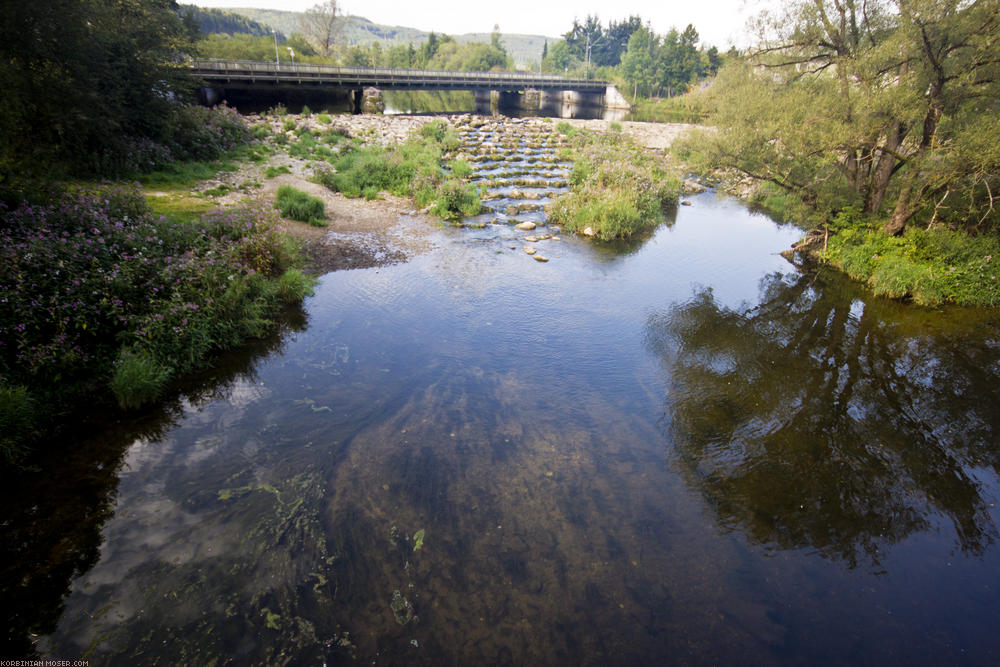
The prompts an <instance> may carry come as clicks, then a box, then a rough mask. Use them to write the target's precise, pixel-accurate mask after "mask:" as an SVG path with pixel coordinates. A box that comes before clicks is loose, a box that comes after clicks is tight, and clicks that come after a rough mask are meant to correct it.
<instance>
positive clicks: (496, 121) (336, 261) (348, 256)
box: [195, 114, 693, 273]
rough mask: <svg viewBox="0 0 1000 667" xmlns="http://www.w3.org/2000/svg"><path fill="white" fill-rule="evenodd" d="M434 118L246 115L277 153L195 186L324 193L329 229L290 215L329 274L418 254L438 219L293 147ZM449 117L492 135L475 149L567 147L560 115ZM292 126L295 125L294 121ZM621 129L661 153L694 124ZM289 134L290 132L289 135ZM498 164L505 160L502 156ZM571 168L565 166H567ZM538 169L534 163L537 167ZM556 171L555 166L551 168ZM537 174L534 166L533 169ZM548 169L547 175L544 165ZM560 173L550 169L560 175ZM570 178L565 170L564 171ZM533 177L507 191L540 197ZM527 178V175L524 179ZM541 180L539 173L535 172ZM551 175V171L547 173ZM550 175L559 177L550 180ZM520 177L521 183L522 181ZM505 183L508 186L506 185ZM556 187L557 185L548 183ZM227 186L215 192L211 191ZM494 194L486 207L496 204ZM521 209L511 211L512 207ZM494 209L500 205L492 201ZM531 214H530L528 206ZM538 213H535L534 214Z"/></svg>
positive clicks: (590, 123) (227, 193) (376, 133)
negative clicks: (330, 183)
mask: <svg viewBox="0 0 1000 667" xmlns="http://www.w3.org/2000/svg"><path fill="white" fill-rule="evenodd" d="M435 118H438V117H435V116H405V115H337V116H323V115H321V114H306V115H296V114H286V115H281V116H278V115H274V114H267V115H260V114H252V115H249V116H247V121H248V123H249V124H250V125H251V126H265V127H267V128H268V130H269V135H270V136H269V138H267V139H266V140H265V141H267V142H268V143H269V144H270V145H271V146H272V147H273V148H274V149H275V152H274V154H273V155H271V156H270V157H269V158H268V160H267V161H266V162H263V163H260V164H253V163H246V164H243V165H241V166H240V168H239V169H238V170H236V171H231V172H221V173H219V174H218V175H217V176H216V177H215V178H214V179H211V180H208V181H204V182H202V183H200V184H199V185H198V186H196V188H195V189H196V191H198V192H200V193H203V195H204V196H211V197H212V198H213V199H214V200H215V202H216V203H217V204H219V205H223V206H224V205H231V204H235V203H236V202H238V201H239V200H241V199H244V198H247V197H249V198H263V199H266V200H271V201H273V198H274V195H275V192H276V191H277V189H278V188H279V187H281V186H282V185H291V186H293V187H295V188H298V189H299V190H302V191H304V192H307V193H308V194H310V195H313V196H315V197H318V198H320V199H321V200H322V201H323V203H324V205H325V208H326V217H327V227H325V228H317V227H311V226H309V225H306V224H303V223H299V222H294V221H285V225H286V230H287V231H288V232H289V233H291V234H292V235H294V236H296V237H298V238H299V239H301V240H302V242H303V244H304V249H305V251H306V254H307V256H308V257H309V262H310V265H311V266H310V268H311V269H312V270H313V271H315V272H317V273H325V272H328V271H334V270H339V269H349V268H362V267H370V266H378V265H383V264H388V263H394V262H398V261H404V260H405V259H406V258H407V257H410V256H412V255H413V254H414V253H418V252H421V251H422V250H424V249H425V248H426V247H427V242H426V238H425V237H426V235H427V232H428V231H429V229H430V226H431V225H432V224H433V223H434V222H436V221H435V220H434V219H432V218H430V217H429V216H427V215H425V214H423V213H421V212H419V211H417V210H415V207H414V206H413V204H412V202H410V201H408V200H406V199H401V198H398V197H393V196H391V195H383V197H382V198H381V199H377V200H371V201H367V200H363V199H349V198H347V197H344V196H343V195H341V194H340V193H336V192H332V191H330V190H328V189H327V188H325V187H323V186H321V185H319V184H317V183H314V182H312V180H311V178H312V176H313V171H314V169H315V168H316V167H317V166H318V164H317V163H316V162H314V161H311V160H308V159H302V158H300V157H295V156H293V155H290V154H289V151H288V150H287V146H288V144H290V143H294V142H295V141H297V140H298V138H299V134H297V132H298V133H301V132H302V130H303V129H304V130H308V131H310V132H316V133H318V132H322V133H328V132H330V131H335V132H340V133H343V134H345V135H346V136H350V137H353V138H356V139H359V140H360V141H362V142H363V143H365V144H367V145H379V146H383V147H384V146H389V145H394V144H398V143H402V142H403V141H405V140H406V138H407V137H409V136H410V135H411V134H412V133H414V132H416V131H418V130H419V129H420V128H421V127H423V126H424V125H425V124H427V123H429V122H431V121H432V120H435ZM446 119H447V120H448V122H449V123H450V124H451V125H452V126H454V127H455V128H456V131H458V133H459V135H460V136H462V137H465V138H472V137H480V136H482V137H492V138H493V140H494V141H495V142H496V143H497V145H496V146H485V147H480V150H477V151H475V153H476V154H478V155H482V156H488V155H490V154H493V156H494V157H496V156H497V154H499V153H504V154H505V156H506V157H507V158H508V159H513V157H511V154H510V153H509V152H508V151H510V150H511V146H504V145H503V143H504V142H507V143H508V144H510V142H511V141H522V142H523V140H524V137H525V136H530V137H533V138H534V139H535V140H537V141H538V142H539V143H546V145H548V146H554V145H556V144H557V143H558V144H560V145H561V140H557V139H556V135H557V133H556V132H555V126H556V125H557V124H558V123H560V122H562V121H561V120H559V119H543V118H527V119H518V118H506V117H490V116H481V115H474V114H454V115H451V116H447V117H446ZM289 120H291V121H293V122H294V127H295V129H287V127H288V126H286V123H287V121H289ZM566 122H567V123H569V124H570V125H573V126H574V127H580V128H584V129H587V130H593V131H598V132H600V131H608V130H609V129H610V126H611V123H610V122H608V121H601V120H573V119H571V120H567V121H566ZM289 125H290V124H289ZM620 126H621V128H622V131H623V132H624V133H625V134H626V135H628V136H630V137H632V138H633V139H634V140H635V141H636V142H637V143H639V144H640V145H643V146H646V147H647V148H650V149H653V150H657V151H662V150H664V149H666V148H667V147H669V145H670V143H671V142H672V141H673V140H674V139H676V138H677V137H679V136H681V135H682V134H683V133H684V132H686V131H689V130H690V129H691V127H693V126H690V125H683V124H678V123H637V122H628V121H626V122H622V123H620ZM282 135H284V136H283V137H282ZM472 153H473V151H471V150H470V149H469V147H468V146H466V147H464V148H463V155H462V157H465V158H469V157H471V156H472ZM498 164H503V162H502V161H501V162H500V163H498ZM552 166H553V167H556V165H552ZM560 166H565V165H560ZM268 168H274V169H280V168H284V169H283V170H282V171H284V170H287V172H288V173H282V174H280V175H277V176H272V177H270V178H269V177H268V176H267V171H268ZM533 168H534V167H533ZM549 171H551V169H549ZM533 173H534V172H533ZM541 173H543V174H544V173H546V171H545V170H544V169H542V172H541ZM555 175H556V174H555V173H553V174H549V176H553V177H554V176H555ZM558 175H559V176H560V177H562V178H565V170H562V171H560V172H559V174H558ZM528 176H529V175H521V176H515V177H512V178H511V179H510V180H511V183H509V184H506V185H509V186H512V187H513V188H514V191H512V192H508V191H507V190H510V188H509V187H508V188H506V189H505V191H504V192H503V193H500V194H502V195H503V196H504V197H506V199H510V195H511V194H513V195H514V197H515V198H516V199H518V200H520V199H538V198H541V194H540V192H541V191H539V193H538V194H536V193H535V192H534V189H535V188H536V187H538V186H540V185H541V184H538V183H533V182H530V183H529V182H528ZM518 178H520V181H518ZM532 178H535V176H532ZM542 178H546V177H542ZM546 180H549V181H551V180H553V179H552V178H546ZM519 183H520V184H519ZM501 185H504V184H503V183H501ZM545 185H550V184H545ZM215 192H221V194H219V195H217V196H215V195H212V194H210V193H215ZM496 194H497V193H494V194H492V195H487V205H490V202H489V199H488V198H489V197H490V196H496ZM506 199H504V204H505V206H504V207H503V209H502V210H501V213H502V214H503V215H501V217H504V216H509V217H510V218H512V219H514V218H515V216H516V215H517V214H518V213H521V214H524V213H526V212H529V211H528V209H529V208H531V209H532V210H538V209H540V208H541V204H542V203H543V202H521V201H518V202H514V201H513V200H512V201H510V202H508V201H506ZM511 206H513V207H515V208H518V207H520V209H522V210H508V207H511ZM491 208H495V206H491ZM529 213H530V212H529ZM528 217H529V218H530V217H531V216H530V215H529V216H528Z"/></svg>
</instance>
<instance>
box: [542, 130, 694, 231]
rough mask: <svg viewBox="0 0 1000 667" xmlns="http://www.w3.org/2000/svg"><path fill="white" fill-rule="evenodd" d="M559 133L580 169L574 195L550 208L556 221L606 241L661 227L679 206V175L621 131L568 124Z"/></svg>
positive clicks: (574, 176)
mask: <svg viewBox="0 0 1000 667" xmlns="http://www.w3.org/2000/svg"><path fill="white" fill-rule="evenodd" d="M557 130H558V131H560V132H562V133H563V134H565V135H567V136H568V137H569V138H570V146H571V148H570V149H568V150H569V155H567V157H569V158H570V159H572V160H573V162H574V167H573V172H572V174H571V175H570V179H569V180H570V192H569V193H568V194H566V195H563V196H561V197H559V198H558V199H556V200H555V201H554V202H552V203H551V204H550V205H549V206H548V208H547V212H548V215H549V219H550V220H551V221H552V222H555V223H557V224H560V225H562V226H563V227H565V228H566V229H569V230H571V231H575V232H581V233H587V234H588V235H592V236H596V237H598V238H601V239H605V240H611V239H618V238H630V237H632V236H635V235H636V234H639V233H642V232H643V231H646V230H649V229H652V228H654V227H656V226H657V225H658V224H660V223H661V222H662V221H663V214H664V209H666V208H668V207H670V206H673V205H676V204H677V201H678V198H679V195H680V180H679V179H678V178H677V176H676V175H675V174H673V173H672V172H671V171H670V170H669V169H668V168H667V167H666V166H665V164H664V163H663V162H662V160H661V159H660V158H658V157H657V156H656V155H655V154H653V153H650V152H649V151H647V150H645V149H644V148H642V147H640V146H638V145H636V144H635V143H634V142H632V141H631V140H630V139H628V138H627V137H625V136H624V135H622V134H621V132H620V130H615V129H612V131H610V132H607V133H592V132H586V131H581V130H576V129H574V128H572V127H571V126H569V125H568V124H567V123H560V124H559V125H558V126H557ZM588 230H589V231H588Z"/></svg>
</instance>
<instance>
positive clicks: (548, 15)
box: [185, 0, 760, 50]
mask: <svg viewBox="0 0 1000 667" xmlns="http://www.w3.org/2000/svg"><path fill="white" fill-rule="evenodd" d="M185 1H186V2H188V3H191V4H196V5H199V6H201V7H222V8H225V7H261V8H265V9H283V10H287V11H304V10H306V9H308V8H309V7H312V6H313V5H315V4H316V3H317V1H318V0H185ZM340 5H341V7H342V8H343V10H344V12H345V13H347V14H355V15H357V16H363V17H365V18H367V19H370V20H372V21H374V22H375V23H381V24H385V25H394V26H406V27H409V28H419V29H420V30H426V31H428V32H429V31H431V30H433V31H435V32H439V33H441V32H443V33H448V34H452V35H460V34H463V33H467V32H490V31H491V30H493V26H494V24H495V25H499V26H500V32H502V33H503V32H510V33H523V34H531V35H546V36H549V37H559V36H561V35H562V34H563V33H565V32H567V31H569V29H570V28H571V27H572V24H573V17H574V16H575V17H577V18H579V19H580V20H581V22H582V21H583V19H584V17H586V16H587V15H588V14H596V15H597V16H598V17H599V18H600V19H601V23H602V24H603V25H605V26H606V25H607V24H608V22H609V21H617V20H621V19H624V18H627V17H629V16H631V15H633V14H637V15H639V16H641V17H642V19H643V21H649V22H650V23H651V24H652V26H653V30H655V31H656V32H658V33H661V34H662V33H665V32H666V31H668V30H669V29H670V28H671V27H676V28H677V29H679V30H683V29H684V27H685V26H686V25H687V24H688V23H691V24H693V25H694V27H695V29H697V30H698V34H699V35H700V36H701V39H702V41H703V42H704V43H706V44H708V45H715V46H718V47H719V48H721V49H723V50H724V49H725V48H728V47H729V46H730V45H736V46H746V45H747V44H748V43H749V41H750V40H749V38H748V37H747V36H746V32H745V24H746V21H747V18H749V17H750V16H752V15H753V14H755V13H756V12H757V8H758V7H759V6H760V5H759V3H758V2H757V0H683V1H682V0H611V1H610V2H609V1H608V0H603V1H598V0H574V1H572V2H567V1H566V0H403V1H400V0H342V2H341V3H340Z"/></svg>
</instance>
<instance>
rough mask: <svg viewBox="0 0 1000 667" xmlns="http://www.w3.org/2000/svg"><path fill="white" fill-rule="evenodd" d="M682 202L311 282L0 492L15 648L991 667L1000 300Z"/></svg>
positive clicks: (259, 659)
mask: <svg viewBox="0 0 1000 667" xmlns="http://www.w3.org/2000/svg"><path fill="white" fill-rule="evenodd" d="M692 203H693V205H692V206H690V207H687V206H682V207H680V208H679V210H678V211H677V212H676V219H675V220H670V221H668V222H667V223H666V224H664V225H663V226H661V227H660V228H659V229H658V230H657V231H656V232H655V234H654V235H652V237H651V238H649V239H647V240H645V241H644V242H642V243H636V244H632V245H630V246H628V247H623V246H612V245H602V244H596V243H594V242H592V241H589V240H585V239H579V238H576V237H573V236H568V235H564V236H563V237H562V240H559V241H554V240H547V241H542V242H539V243H538V244H537V245H538V247H539V248H540V249H542V250H541V251H542V252H544V254H545V255H546V256H547V257H548V258H549V260H550V261H549V262H548V263H545V264H542V263H538V262H536V261H534V260H533V259H532V258H531V257H529V256H528V255H526V254H525V253H524V252H523V251H522V250H521V246H522V245H523V241H522V238H523V236H524V233H523V232H518V231H516V230H514V229H513V228H512V227H510V226H508V225H503V224H488V225H487V226H486V227H485V228H482V229H469V228H466V229H451V228H448V229H442V230H439V231H438V232H435V234H434V236H433V242H434V249H433V250H431V251H429V252H427V253H425V254H423V255H420V256H418V257H415V258H414V259H412V260H411V261H410V262H408V263H405V264H399V265H395V266H391V267H383V268H379V269H374V268H373V269H364V270H353V271H341V272H337V273H333V274H329V275H326V276H324V277H323V278H322V280H321V282H320V284H319V286H318V288H317V290H316V293H315V295H314V296H313V297H311V298H310V299H308V300H307V302H306V304H305V310H306V312H307V315H308V321H307V322H306V323H300V325H299V326H298V328H293V329H290V330H289V331H287V332H285V333H284V334H283V336H282V337H281V338H280V339H276V340H275V341H272V342H271V343H270V344H267V345H263V346H262V347H261V348H260V349H258V350H252V351H249V352H247V353H246V354H245V355H244V357H242V358H238V359H237V360H236V365H235V366H234V367H233V368H232V369H229V370H228V371H227V370H225V369H220V370H219V375H218V376H217V377H215V378H206V379H205V382H204V384H203V385H202V386H201V389H200V390H199V391H195V392H192V394H191V395H188V396H186V397H185V398H183V399H182V400H181V401H180V402H179V403H177V404H176V405H175V406H174V409H173V411H172V412H168V413H166V414H157V415H151V416H148V417H145V418H143V419H140V420H137V422H136V423H134V424H123V425H120V426H117V427H114V428H109V429H108V431H106V432H105V433H103V434H101V435H100V436H98V437H96V438H93V439H91V440H88V441H87V442H83V443H79V444H76V445H74V447H73V448H71V450H72V451H76V452H79V453H80V460H79V461H77V462H74V461H73V460H71V457H62V458H61V459H60V461H59V462H58V463H56V462H53V463H51V464H50V465H51V468H50V469H47V470H42V471H39V473H38V474H37V477H36V478H34V480H28V481H26V482H24V483H23V485H22V486H21V487H20V488H17V489H8V490H7V491H5V493H6V494H7V495H8V496H10V495H12V494H16V497H15V498H12V497H6V498H5V503H4V506H5V508H10V509H8V510H7V513H6V515H7V516H8V520H7V522H8V523H7V526H8V531H17V544H18V547H17V548H16V549H14V547H12V546H11V545H10V544H8V545H7V546H6V547H5V548H6V549H7V550H8V551H7V555H6V556H5V558H8V559H10V560H11V562H15V561H14V559H16V562H17V563H21V565H19V566H18V567H17V568H15V569H17V572H18V576H19V577H21V578H19V579H18V580H17V583H16V585H15V584H10V585H9V587H10V589H11V590H12V591H13V594H12V596H11V597H9V598H8V599H9V600H14V601H15V602H13V603H8V604H9V605H15V604H22V605H25V606H24V607H22V608H21V614H20V615H17V613H16V612H17V610H16V609H15V610H12V611H10V612H9V613H8V616H7V618H8V620H9V621H10V623H9V624H8V625H10V626H11V627H13V628H14V630H12V631H11V632H21V633H22V635H20V636H18V637H13V640H15V641H17V640H20V641H22V642H29V641H31V640H29V639H25V636H26V633H27V631H29V630H30V631H32V632H36V633H39V634H42V635H44V636H43V637H41V638H39V640H38V650H39V653H40V654H42V655H46V656H50V657H64V658H73V657H80V656H83V655H87V656H88V657H89V659H90V660H91V661H92V663H91V664H121V665H131V664H151V663H157V662H158V663H161V664H180V663H182V662H187V663H189V664H210V663H211V662H212V661H213V660H214V661H215V664H268V665H273V664H285V663H287V664H322V663H323V662H324V661H325V662H326V663H327V664H341V663H344V664H347V663H353V662H357V663H358V664H360V663H361V662H364V663H373V664H435V665H442V664H445V665H447V664H602V665H603V664H629V665H632V664H658V665H659V664H675V663H676V664H706V663H737V662H738V663H740V664H743V663H750V664H778V663H783V664H784V663H796V664H799V663H801V664H843V663H848V662H850V663H861V664H868V663H871V664H874V663H879V664H886V663H889V664H904V663H905V664H940V663H959V664H982V665H987V664H996V663H997V661H998V660H1000V637H998V635H997V633H996V630H995V628H996V627H997V625H998V622H1000V613H998V610H1000V592H998V586H997V582H998V576H997V575H998V573H1000V559H998V555H997V545H996V540H997V519H998V516H997V509H996V502H997V499H998V495H1000V493H998V492H1000V486H998V477H997V470H998V463H1000V460H998V456H1000V455H998V452H1000V448H998V446H997V435H996V434H997V433H998V426H1000V423H998V422H1000V400H998V394H997V382H996V380H997V377H998V371H1000V341H998V335H997V334H998V327H997V321H996V319H990V317H988V316H982V315H977V314H975V313H971V312H967V311H957V310H946V311H927V310H921V309H916V308H913V307H909V306H904V305H900V304H896V303H892V302H886V301H882V300H876V299H872V298H870V297H869V296H867V295H866V293H865V292H864V291H863V290H861V289H860V288H858V287H856V286H854V285H852V284H850V283H847V282H845V281H843V280H842V279H840V278H839V277H838V276H836V275H828V274H827V273H825V272H818V273H817V272H800V271H799V270H797V269H796V268H795V267H793V266H792V265H791V264H789V263H787V262H786V261H785V260H784V259H783V258H782V257H780V256H779V255H778V252H780V251H781V250H784V249H785V248H787V247H788V246H789V245H790V244H791V243H792V242H793V241H794V240H795V239H796V238H797V237H798V234H799V233H798V231H797V230H795V229H791V228H787V227H779V226H776V225H775V224H774V223H773V222H771V221H770V220H768V219H767V218H765V217H763V216H760V215H757V214H753V213H750V212H748V211H747V210H746V209H744V208H743V207H742V206H741V205H739V204H738V203H735V202H732V201H728V200H725V199H718V198H716V197H715V195H714V194H711V193H709V194H705V195H700V196H698V197H695V198H693V199H692ZM540 231H549V232H553V231H555V232H556V233H558V232H557V231H556V230H547V229H546V228H544V227H543V228H541V230H540ZM42 479H44V480H45V484H44V485H43V484H41V483H40V480H42ZM42 486H44V487H45V488H44V490H43V489H42V488H41V487H42ZM53 526H57V527H59V530H58V531H57V530H55V529H54V528H53ZM56 533H58V535H56ZM29 562H30V563H33V564H37V567H34V566H32V567H28V566H26V565H24V563H29ZM22 570H23V571H24V573H23V576H21V574H22ZM74 573H75V575H74ZM12 579H13V578H12V577H11V576H9V575H8V576H6V577H5V581H6V582H10V581H12ZM67 582H68V586H69V587H68V589H67V590H66V596H65V599H64V600H62V602H61V603H60V599H61V597H62V592H63V587H65V586H66V585H67ZM29 600H32V601H35V602H38V603H39V604H41V606H42V607H43V609H42V610H41V611H39V610H37V609H35V608H34V607H32V610H29V609H28V607H27V604H28V601H29ZM60 605H61V606H60ZM25 618H27V620H25ZM11 619H13V620H11Z"/></svg>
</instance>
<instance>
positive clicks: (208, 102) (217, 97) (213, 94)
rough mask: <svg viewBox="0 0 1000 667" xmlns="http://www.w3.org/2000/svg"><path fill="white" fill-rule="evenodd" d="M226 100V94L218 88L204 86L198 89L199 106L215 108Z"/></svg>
mask: <svg viewBox="0 0 1000 667" xmlns="http://www.w3.org/2000/svg"><path fill="white" fill-rule="evenodd" d="M224 99H225V92H224V91H222V90H219V89H218V88H212V87H210V86H202V87H201V88H199V89H198V104H200V105H202V106H205V107H214V106H215V105H216V104H218V103H219V102H221V101H222V100H224Z"/></svg>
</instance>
